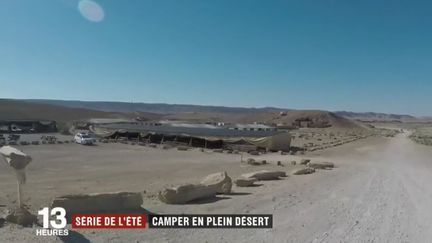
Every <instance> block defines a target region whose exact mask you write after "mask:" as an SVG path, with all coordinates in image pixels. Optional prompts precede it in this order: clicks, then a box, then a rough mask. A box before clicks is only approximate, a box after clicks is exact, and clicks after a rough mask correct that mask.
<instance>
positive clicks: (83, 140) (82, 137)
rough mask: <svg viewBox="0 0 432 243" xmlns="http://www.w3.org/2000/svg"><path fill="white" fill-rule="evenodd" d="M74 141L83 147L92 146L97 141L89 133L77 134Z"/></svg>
mask: <svg viewBox="0 0 432 243" xmlns="http://www.w3.org/2000/svg"><path fill="white" fill-rule="evenodd" d="M74 139H75V142H76V143H78V144H83V145H92V144H94V143H96V139H95V138H93V137H92V136H90V135H89V134H87V133H77V134H76V135H75V137H74Z"/></svg>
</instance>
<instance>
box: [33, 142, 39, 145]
mask: <svg viewBox="0 0 432 243" xmlns="http://www.w3.org/2000/svg"><path fill="white" fill-rule="evenodd" d="M31 144H32V145H39V141H32V142H31Z"/></svg>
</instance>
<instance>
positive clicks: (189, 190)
mask: <svg viewBox="0 0 432 243" xmlns="http://www.w3.org/2000/svg"><path fill="white" fill-rule="evenodd" d="M215 195H216V189H215V188H214V187H211V186H206V185H202V184H196V185H194V184H186V185H180V186H176V187H172V188H165V189H164V190H163V191H161V192H159V194H158V198H159V200H161V201H162V202H164V203H167V204H185V203H187V202H190V201H193V200H198V199H204V198H210V197H214V196H215Z"/></svg>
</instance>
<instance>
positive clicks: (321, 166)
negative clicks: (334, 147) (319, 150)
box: [308, 162, 334, 169]
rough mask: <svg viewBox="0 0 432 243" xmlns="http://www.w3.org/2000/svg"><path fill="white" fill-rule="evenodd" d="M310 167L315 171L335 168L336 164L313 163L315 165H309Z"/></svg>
mask: <svg viewBox="0 0 432 243" xmlns="http://www.w3.org/2000/svg"><path fill="white" fill-rule="evenodd" d="M308 166H309V167H311V168H314V169H329V168H334V164H333V163H331V162H313V163H308Z"/></svg>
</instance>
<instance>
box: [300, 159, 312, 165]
mask: <svg viewBox="0 0 432 243" xmlns="http://www.w3.org/2000/svg"><path fill="white" fill-rule="evenodd" d="M310 161H311V160H310V159H302V160H300V164H301V165H306V164H307V163H309V162H310Z"/></svg>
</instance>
